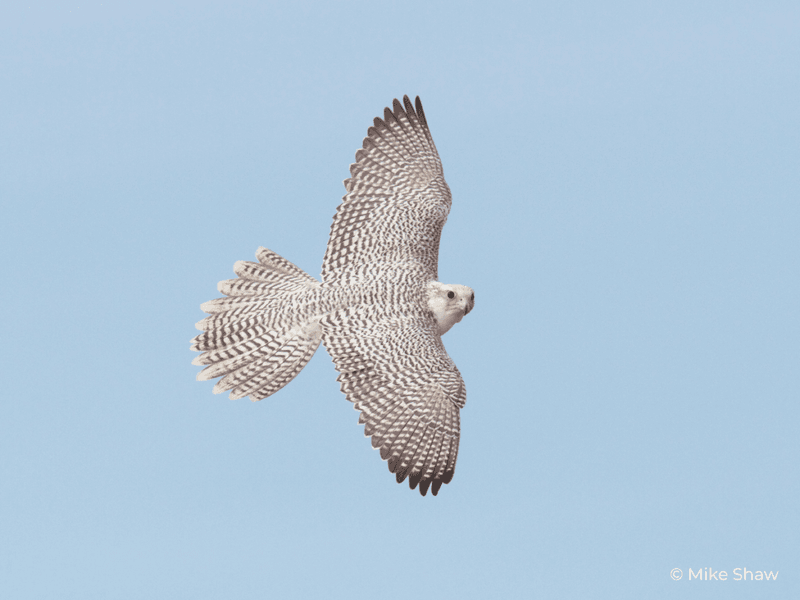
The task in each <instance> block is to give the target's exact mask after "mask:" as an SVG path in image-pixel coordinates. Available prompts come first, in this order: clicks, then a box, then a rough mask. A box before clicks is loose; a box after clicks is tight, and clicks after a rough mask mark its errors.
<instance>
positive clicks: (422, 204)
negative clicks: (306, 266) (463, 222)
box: [322, 96, 451, 284]
mask: <svg viewBox="0 0 800 600" xmlns="http://www.w3.org/2000/svg"><path fill="white" fill-rule="evenodd" d="M403 103H404V104H405V108H404V107H403V105H401V104H400V102H399V101H398V100H395V101H394V103H393V109H392V110H389V109H388V108H387V109H385V110H384V117H383V120H381V119H379V118H376V119H375V121H374V126H373V127H370V128H369V131H368V133H367V137H366V138H364V143H363V149H361V150H359V151H358V152H356V162H355V163H354V164H352V165H350V174H351V177H350V179H347V180H346V181H345V182H344V185H345V188H346V189H347V194H345V196H344V199H343V200H342V203H341V204H340V205H339V208H338V209H337V210H336V215H335V216H334V217H333V225H332V226H331V237H330V241H329V242H328V249H327V251H326V253H325V260H324V261H323V263H322V280H323V282H326V281H333V280H336V281H337V282H339V283H345V284H346V283H347V282H349V281H356V280H359V279H360V278H361V273H363V272H364V271H371V272H373V273H374V272H375V270H376V267H375V266H376V265H377V268H378V269H379V270H380V272H381V274H382V275H383V276H385V277H388V278H390V279H393V280H399V278H402V279H403V280H405V281H410V280H415V281H419V282H422V283H425V282H428V281H430V280H431V279H438V276H437V263H438V260H439V238H440V236H441V233H442V227H444V223H445V221H446V220H447V215H448V213H449V212H450V204H451V198H450V188H448V187H447V183H445V180H444V174H443V173H442V163H441V161H440V160H439V154H438V153H437V152H436V146H435V145H434V143H433V138H432V137H431V133H430V131H429V130H428V123H427V121H426V120H425V113H424V112H423V111H422V103H421V102H420V100H419V97H417V99H416V111H415V110H414V107H413V106H412V105H411V100H409V99H408V96H404V97H403Z"/></svg>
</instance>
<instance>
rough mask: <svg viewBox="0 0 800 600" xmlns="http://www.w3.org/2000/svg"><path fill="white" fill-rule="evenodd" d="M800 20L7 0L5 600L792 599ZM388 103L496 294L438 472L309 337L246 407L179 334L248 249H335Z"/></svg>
mask: <svg viewBox="0 0 800 600" xmlns="http://www.w3.org/2000/svg"><path fill="white" fill-rule="evenodd" d="M799 31H800V8H798V5H797V4H796V3H793V2H761V3H748V2H700V3H698V2H675V3H669V4H662V5H656V4H651V3H613V2H612V3H609V2H602V3H601V2H596V3H586V2H561V3H552V2H547V3H543V2H542V3H538V2H503V1H500V2H493V3H469V2H458V3H456V2H451V3H439V2H431V3H401V4H398V3H382V2H342V3H314V2H306V3H303V2H296V3H291V4H290V3H280V4H277V3H269V2H264V3H245V2H236V1H232V2H225V3H222V2H218V3H217V2H193V3H189V2H183V3H179V2H159V3H152V2H137V3H135V5H134V4H131V5H123V4H119V3H113V2H112V3H109V2H102V3H101V2H94V1H91V2H90V1H85V2H84V1H81V2H78V3H43V2H35V1H31V2H19V3H15V5H14V6H6V7H4V8H3V9H2V18H0V106H1V107H2V111H0V112H1V113H2V114H1V115H0V199H2V206H3V219H2V225H3V226H2V230H3V235H2V236H0V250H1V251H2V260H1V261H0V270H1V271H0V273H1V274H2V279H3V281H4V288H3V289H4V293H3V294H2V307H3V313H4V314H5V318H6V321H5V327H4V331H3V339H4V343H3V344H2V349H0V357H1V358H2V361H1V364H2V365H3V374H4V380H5V385H4V392H3V401H2V405H0V410H1V411H2V412H0V457H1V460H0V478H1V479H2V482H3V483H2V485H0V515H2V519H0V539H2V540H3V541H2V544H0V582H2V584H1V585H2V587H3V589H4V590H5V591H4V594H3V595H4V596H5V597H9V598H81V599H90V598H103V599H107V598H144V597H147V598H170V599H173V598H193V599H196V598H203V599H205V598H268V597H271V598H309V597H317V598H322V597H324V598H348V599H357V598H374V597H376V596H377V597H384V598H406V597H419V596H422V597H437V598H487V597H494V598H583V599H591V598H615V599H616V598H702V599H707V598H726V599H727V598H779V597H781V598H788V597H792V596H797V595H798V594H800V584H799V583H798V581H800V572H798V571H797V568H798V564H800V551H798V547H799V546H798V543H797V542H798V532H799V531H800V509H799V508H798V506H800V504H798V496H800V468H799V467H798V465H800V452H798V451H799V450H800V443H799V442H798V425H799V424H800V423H799V420H800V419H799V418H800V409H798V399H799V398H800V310H799V307H800V278H799V277H798V264H799V260H798V259H800V236H798V230H799V229H800V202H798V200H799V199H800V113H799V112H798V106H800V36H798V32H799ZM403 94H409V95H410V96H412V97H413V96H415V95H420V96H421V98H422V101H423V103H424V105H425V110H426V114H427V117H428V121H429V124H430V127H431V130H432V133H433V136H434V139H435V141H436V144H437V146H438V149H439V153H440V155H441V157H442V161H443V164H444V170H445V176H446V178H447V181H448V183H449V185H450V188H451V190H452V192H453V198H454V199H453V207H452V211H451V213H450V219H449V221H448V224H447V226H446V227H445V229H444V233H443V237H442V245H441V252H440V268H439V274H440V277H441V279H442V280H443V281H445V282H449V283H461V284H465V285H469V286H471V287H472V288H474V289H475V292H476V307H475V310H474V311H473V312H471V313H470V314H469V316H468V317H466V318H465V319H464V320H463V321H462V322H461V323H460V324H459V325H457V326H455V327H454V328H453V330H451V331H450V332H449V333H448V334H447V335H446V336H445V338H444V342H445V345H446V346H447V349H448V352H449V353H450V355H451V356H452V357H453V359H454V360H455V362H456V364H457V365H458V367H459V369H460V370H461V372H462V375H463V377H464V379H465V381H466V384H467V389H468V401H467V405H466V407H465V409H464V410H463V411H462V439H461V449H460V454H459V460H458V468H457V470H456V475H455V478H454V480H453V482H452V483H451V484H450V485H447V486H444V488H443V489H442V491H441V492H440V494H439V496H438V497H436V498H434V497H431V496H430V495H428V496H427V497H425V498H422V497H420V496H419V494H417V493H416V492H411V491H409V490H408V488H407V486H405V485H403V486H398V485H397V484H396V483H395V482H394V478H393V476H392V475H390V473H389V472H388V470H387V468H386V465H385V463H383V462H382V461H381V460H380V459H379V456H378V454H377V452H376V451H374V450H372V449H371V447H370V444H369V442H368V440H366V439H364V437H363V435H362V427H361V426H358V425H357V418H358V416H357V413H356V412H354V411H353V409H352V406H351V405H350V404H349V403H348V402H347V401H346V400H345V398H344V396H343V395H342V394H341V393H340V392H339V388H338V384H337V383H336V381H335V377H336V372H335V371H334V369H333V365H332V363H331V361H330V359H329V357H328V356H327V354H326V353H325V351H324V350H323V349H320V351H319V352H318V354H317V356H315V357H314V359H313V360H312V361H311V363H310V364H309V365H308V366H307V367H306V369H305V370H304V371H303V372H302V373H301V375H300V376H299V377H298V378H297V379H296V380H295V381H293V382H292V383H291V384H290V385H289V386H287V387H286V388H284V389H283V390H282V391H280V392H279V393H278V394H276V395H275V396H273V397H271V398H268V399H267V400H264V401H262V402H259V403H255V404H254V403H251V402H249V401H247V400H240V401H236V402H231V401H229V400H227V399H226V398H225V397H223V396H214V395H212V394H211V388H212V384H211V383H208V382H202V383H198V382H196V381H195V376H196V373H197V371H198V368H197V367H194V366H192V365H191V359H192V354H191V353H190V352H189V349H188V346H189V340H190V339H191V338H192V337H193V336H194V335H195V333H196V331H195V329H194V323H195V322H196V321H198V320H199V319H200V318H202V317H203V313H202V312H201V311H200V309H199V305H200V304H201V303H202V302H204V301H206V300H209V299H211V298H213V297H216V296H217V292H216V283H217V281H219V280H221V279H227V278H229V277H232V276H233V275H232V266H233V263H234V262H235V261H237V260H252V259H253V256H254V252H255V250H256V248H257V247H258V246H261V245H263V246H267V247H269V248H271V249H273V250H275V251H276V252H278V253H279V254H281V255H283V256H285V257H286V258H288V259H289V260H291V261H293V262H294V263H296V264H297V265H298V266H300V267H301V268H303V269H304V270H306V271H307V272H309V273H310V274H312V275H314V276H318V275H319V272H320V266H321V261H322V257H323V254H324V252H325V247H326V243H327V239H328V232H329V227H330V223H331V217H332V215H333V213H334V211H335V209H336V206H337V205H338V203H339V201H340V199H341V196H342V194H343V192H344V189H343V187H342V184H341V182H342V180H343V179H345V178H346V177H347V176H348V170H347V167H348V165H349V164H350V163H351V162H352V160H353V156H354V153H355V150H356V149H357V148H359V147H360V144H361V140H362V138H363V137H364V135H365V134H366V130H367V127H368V126H369V125H370V124H371V122H372V118H373V117H375V116H378V115H380V114H381V113H382V110H383V107H384V106H386V105H388V104H390V103H391V101H392V99H393V98H395V97H401V96H402V95H403ZM674 568H680V569H681V570H682V571H683V577H682V578H681V579H680V580H679V581H675V580H673V579H672V578H671V577H670V571H671V570H672V569H674ZM701 568H705V569H708V568H710V569H712V570H714V571H721V570H725V571H726V572H727V573H728V580H727V581H697V580H691V581H690V580H689V569H692V570H694V572H696V571H697V570H698V569H701ZM734 568H747V569H748V570H750V571H758V570H767V571H770V570H771V571H777V572H778V573H779V575H778V579H777V580H776V581H769V582H765V581H760V582H759V581H746V582H745V581H734V580H733V576H734V575H733V569H734Z"/></svg>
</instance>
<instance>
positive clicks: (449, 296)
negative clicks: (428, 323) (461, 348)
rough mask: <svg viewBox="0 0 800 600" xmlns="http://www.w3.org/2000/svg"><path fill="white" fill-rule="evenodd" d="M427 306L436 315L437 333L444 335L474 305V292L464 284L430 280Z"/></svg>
mask: <svg viewBox="0 0 800 600" xmlns="http://www.w3.org/2000/svg"><path fill="white" fill-rule="evenodd" d="M428 306H429V307H430V309H431V310H432V311H433V314H434V315H435V316H436V322H437V324H438V325H439V335H444V334H445V333H447V332H448V331H449V330H450V328H451V327H452V326H453V325H455V324H456V323H458V322H459V321H461V319H462V318H463V317H464V315H466V314H467V313H469V311H471V310H472V308H473V307H474V306H475V292H473V291H472V288H469V287H467V286H465V285H449V284H445V283H439V282H432V283H431V285H430V288H429V291H428Z"/></svg>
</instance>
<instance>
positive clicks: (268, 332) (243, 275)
mask: <svg viewBox="0 0 800 600" xmlns="http://www.w3.org/2000/svg"><path fill="white" fill-rule="evenodd" d="M256 258H257V259H258V262H257V263H254V262H246V261H239V262H237V263H236V264H235V265H234V266H233V270H234V272H235V273H236V275H238V278H237V279H229V280H227V281H220V283H219V285H218V289H219V291H220V292H221V293H223V294H225V295H226V296H227V297H226V298H217V299H216V300H211V301H209V302H206V303H205V304H203V305H201V307H200V308H202V309H203V311H205V312H207V313H209V315H210V316H208V317H206V318H205V319H203V320H202V321H200V322H199V323H197V328H198V329H199V330H200V331H203V333H201V334H200V335H198V336H197V337H195V338H194V339H193V340H192V345H191V349H192V350H195V351H198V352H202V354H200V355H199V356H196V357H195V359H194V360H193V361H192V363H193V364H195V365H208V366H206V368H205V369H203V370H202V371H200V373H198V374H197V379H198V380H199V381H205V380H208V379H214V378H215V377H221V378H222V379H220V380H219V381H218V382H217V384H216V385H215V386H214V393H215V394H219V393H221V392H224V391H226V390H231V393H230V398H231V400H236V399H238V398H244V397H245V396H249V397H250V398H251V399H252V400H253V401H255V400H262V399H264V398H266V397H267V396H270V395H271V394H274V393H275V392H277V391H278V390H279V389H281V388H282V387H283V386H285V385H286V384H287V383H289V382H290V381H291V380H292V379H294V378H295V377H296V376H297V374H298V373H300V371H301V370H302V369H303V367H305V366H306V363H308V361H309V360H311V357H312V356H313V355H314V352H316V350H317V348H318V347H319V343H320V341H321V339H322V329H321V328H320V325H319V320H320V318H321V316H322V315H321V314H320V312H319V303H320V283H319V282H318V281H317V280H315V279H314V278H313V277H311V276H310V275H308V274H306V273H305V272H304V271H302V270H301V269H299V268H298V267H297V266H295V265H293V264H292V263H290V262H289V261H288V260H286V259H285V258H282V257H281V256H279V255H278V254H276V253H275V252H272V251H271V250H268V249H266V248H259V249H258V251H257V252H256Z"/></svg>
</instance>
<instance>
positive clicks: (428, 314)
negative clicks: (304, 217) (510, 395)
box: [191, 96, 475, 496]
mask: <svg viewBox="0 0 800 600" xmlns="http://www.w3.org/2000/svg"><path fill="white" fill-rule="evenodd" d="M415 105H416V106H414V105H412V104H411V100H409V98H408V96H404V97H403V103H402V104H401V103H400V101H398V100H394V102H393V104H392V108H391V109H389V108H386V109H385V110H384V113H383V119H380V118H376V119H375V120H374V123H373V126H372V127H370V128H369V130H368V133H367V137H366V138H364V142H363V144H362V149H360V150H358V152H356V162H355V163H353V164H352V165H350V178H349V179H347V180H345V182H344V186H345V189H346V190H347V193H346V194H345V196H344V198H343V199H342V203H341V204H340V205H339V208H338V209H337V210H336V215H335V216H334V217H333V225H332V226H331V236H330V240H329V241H328V248H327V251H326V252H325V258H324V260H323V262H322V278H321V281H317V280H316V279H314V278H313V277H311V276H310V275H308V274H306V273H305V272H304V271H303V270H301V269H300V268H298V267H296V266H295V265H294V264H292V263H290V262H289V261H288V260H286V259H285V258H282V257H280V256H279V255H278V254H276V253H275V252H272V251H271V250H267V249H266V248H263V247H262V248H259V249H258V251H257V252H256V258H257V259H258V262H247V261H239V262H237V263H236V264H235V265H234V266H233V270H234V273H236V275H237V276H238V277H237V278H236V279H229V280H226V281H221V282H220V283H219V285H218V289H219V291H220V292H221V293H222V294H225V296H226V297H224V298H218V299H216V300H211V301H209V302H206V303H205V304H203V305H201V308H202V310H203V311H205V312H206V313H208V314H209V316H208V317H206V318H205V319H203V320H202V321H200V322H199V323H197V328H198V329H199V330H200V331H202V332H203V333H201V334H200V335H198V336H197V337H195V338H194V340H192V346H191V348H192V350H195V351H199V352H202V354H199V355H198V356H196V357H195V359H194V361H193V362H194V364H196V365H207V366H206V368H205V369H203V370H202V371H201V372H200V373H198V375H197V379H198V380H209V379H214V378H216V377H221V379H220V380H219V381H218V382H217V383H216V385H215V386H214V393H221V392H224V391H227V390H230V391H231V392H230V398H231V399H238V398H244V397H246V396H249V397H250V398H251V399H252V400H254V401H255V400H261V399H263V398H266V397H267V396H270V395H271V394H274V393H275V392H277V391H278V390H280V389H281V388H282V387H283V386H285V385H286V384H287V383H289V382H290V381H291V380H292V379H294V377H295V376H296V375H297V374H298V373H299V372H300V371H301V370H302V369H303V367H304V366H305V365H306V363H307V362H308V361H309V360H310V359H311V357H312V356H313V355H314V352H315V351H316V350H317V348H318V347H319V344H320V341H322V342H323V343H324V344H325V348H327V350H328V353H329V354H330V355H331V357H332V358H333V362H334V364H335V366H336V370H337V371H339V377H338V379H337V381H339V383H340V384H341V389H342V391H343V392H344V393H345V394H346V396H347V399H348V400H349V401H350V402H352V403H353V405H354V408H355V409H356V410H358V411H360V413H361V414H360V417H359V421H358V422H359V423H360V424H363V425H364V434H365V435H366V436H367V437H371V438H372V446H373V447H374V448H377V449H379V450H380V454H381V458H382V459H384V460H387V461H388V465H389V471H390V472H392V473H394V474H395V476H396V478H397V482H398V483H402V482H403V481H404V480H405V479H406V478H408V480H409V485H410V487H411V489H414V488H416V487H417V485H419V491H420V493H421V494H422V495H423V496H424V495H425V494H427V492H428V488H430V489H431V491H432V493H433V495H436V494H437V493H438V492H439V489H440V488H441V486H442V484H443V483H450V481H451V480H452V479H453V473H454V472H455V466H456V458H457V456H458V442H459V436H460V417H459V413H460V410H461V409H462V408H463V407H464V404H465V403H466V400H467V392H466V389H465V387H464V381H463V379H462V378H461V374H460V373H459V371H458V369H457V368H456V365H455V364H454V363H453V361H452V359H451V358H450V357H449V356H448V355H447V352H446V351H445V349H444V345H443V344H442V335H444V334H445V333H446V332H447V331H448V330H449V329H450V328H451V327H452V326H453V325H454V324H456V323H458V322H459V321H461V319H462V318H463V317H464V316H465V315H466V314H468V313H469V312H470V311H471V310H472V308H473V306H474V305H475V294H474V292H473V291H472V289H471V288H468V287H467V286H464V285H451V284H444V283H440V282H439V281H438V273H437V266H438V260H439V238H440V236H441V233H442V227H444V224H445V221H446V220H447V215H448V213H449V212H450V205H451V203H452V200H451V196H450V188H449V187H448V186H447V183H445V180H444V174H443V172H442V163H441V160H440V159H439V154H438V153H437V151H436V146H435V145H434V143H433V138H432V137H431V133H430V130H429V129H428V122H427V120H426V119H425V113H424V112H423V110H422V103H421V102H420V99H419V97H417V99H416V103H415Z"/></svg>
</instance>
